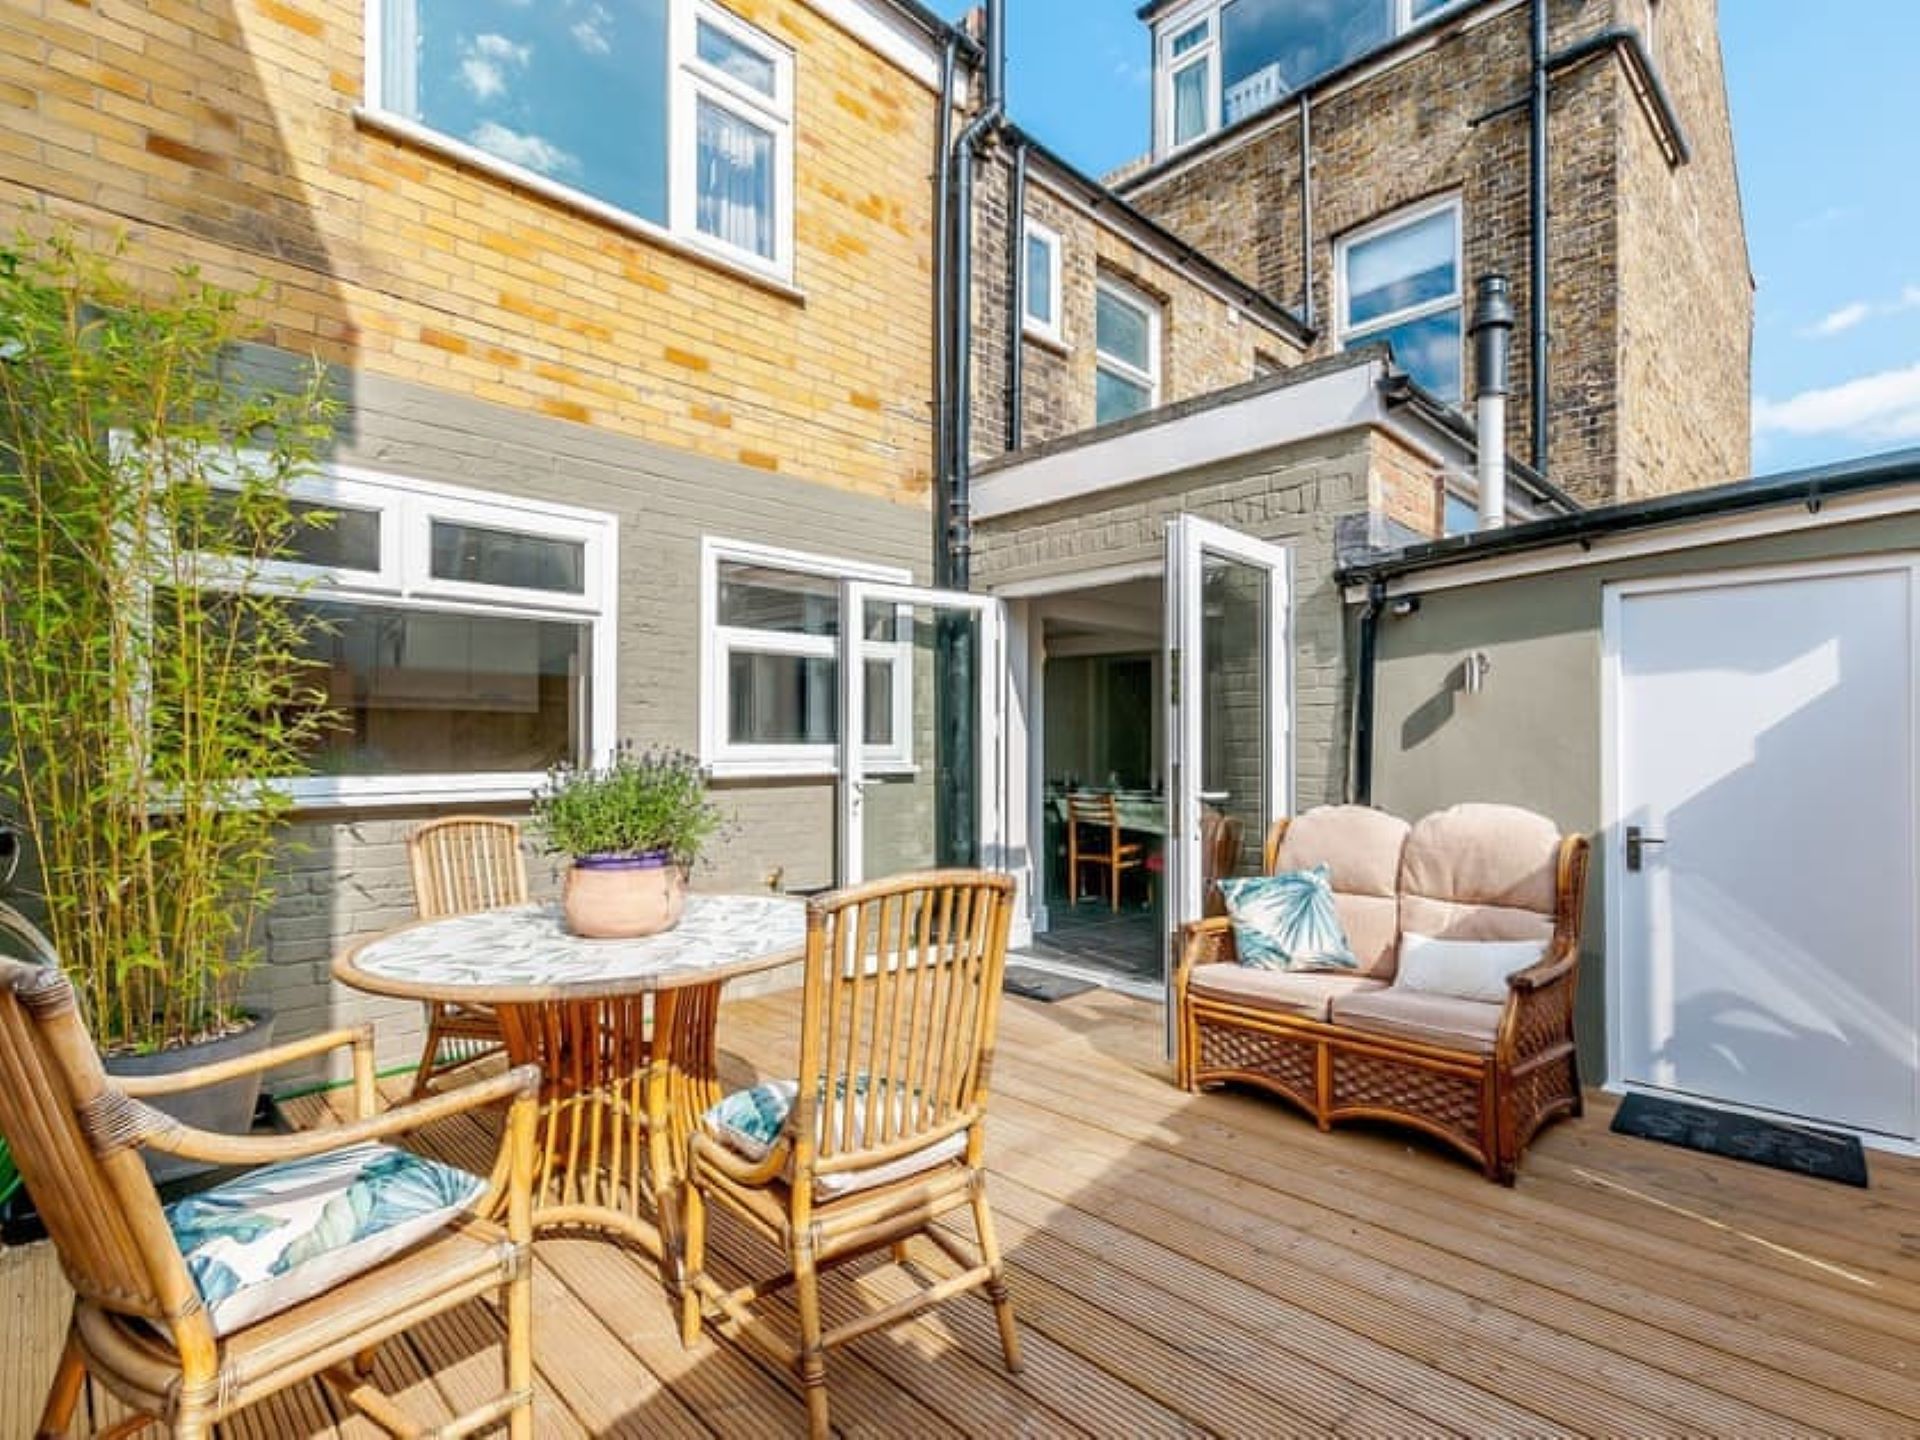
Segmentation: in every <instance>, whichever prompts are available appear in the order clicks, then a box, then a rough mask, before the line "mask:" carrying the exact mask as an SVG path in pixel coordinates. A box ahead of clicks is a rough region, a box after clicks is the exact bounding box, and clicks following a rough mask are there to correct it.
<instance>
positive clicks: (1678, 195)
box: [1121, 0, 1752, 501]
mask: <svg viewBox="0 0 1920 1440" xmlns="http://www.w3.org/2000/svg"><path fill="white" fill-rule="evenodd" d="M1646 10H1647V7H1646V4H1645V0H1612V3H1607V0H1553V4H1552V7H1551V15H1550V22H1551V38H1550V48H1551V49H1554V50H1558V49H1561V48H1563V47H1565V46H1566V45H1568V44H1570V43H1572V42H1573V41H1575V40H1578V39H1580V38H1583V37H1584V36H1587V35H1590V34H1592V33H1594V32H1596V31H1598V30H1600V29H1603V28H1605V27H1606V26H1608V25H1610V24H1625V25H1633V26H1637V27H1641V28H1643V29H1644V28H1645V27H1646V26H1647V23H1648V22H1647V13H1646ZM1714 13H1715V5H1714V0H1661V3H1660V7H1659V14H1660V18H1659V33H1658V35H1657V37H1656V46H1655V48H1656V51H1657V52H1658V53H1657V62H1658V64H1659V66H1660V68H1661V73H1662V76H1663V78H1664V80H1665V83H1666V84H1667V86H1668V87H1669V89H1670V90H1671V91H1672V92H1673V94H1674V97H1675V103H1676V105H1677V106H1678V108H1679V110H1680V113H1681V119H1682V123H1683V125H1684V126H1685V127H1686V129H1687V132H1688V136H1689V139H1690V140H1691V141H1692V143H1693V146H1694V150H1695V159H1694V161H1693V163H1691V164H1689V165H1687V166H1683V167H1681V168H1680V169H1679V170H1677V171H1669V170H1668V169H1667V167H1666V165H1665V163H1664V161H1662V160H1661V159H1660V158H1659V156H1658V153H1657V148H1656V147H1655V146H1654V144H1653V142H1652V137H1651V134H1650V131H1649V129H1648V122H1647V120H1646V118H1645V117H1644V115H1643V114H1642V112H1641V110H1640V108H1639V105H1638V102H1637V101H1635V100H1634V98H1633V97H1632V95H1631V93H1630V91H1629V88H1628V86H1627V84H1626V81H1625V78H1624V76H1623V73H1622V70H1621V67H1620V65H1619V63H1618V62H1617V61H1616V60H1614V59H1613V58H1612V57H1610V56H1603V57H1601V58H1599V59H1596V60H1592V61H1589V62H1587V63H1586V64H1584V65H1581V66H1579V67H1576V68H1572V69H1568V70H1563V71H1561V72H1560V73H1558V74H1557V75H1556V76H1555V77H1554V80H1553V89H1552V103H1551V106H1550V111H1549V134H1550V137H1551V147H1552V148H1551V171H1550V176H1549V196H1548V203H1549V209H1550V217H1551V218H1550V221H1549V225H1550V232H1549V265H1550V267H1551V283H1552V291H1551V294H1550V297H1549V298H1550V312H1551V333H1552V344H1553V357H1552V369H1551V378H1552V389H1551V394H1550V397H1549V398H1550V406H1551V417H1552V418H1551V421H1550V428H1549V459H1550V470H1551V474H1552V477H1553V479H1554V480H1555V481H1556V482H1557V483H1558V484H1560V485H1561V486H1562V487H1563V488H1565V489H1567V490H1569V491H1571V492H1572V493H1573V494H1574V495H1576V496H1577V497H1579V498H1581V499H1583V500H1587V501H1605V500H1611V499H1623V498H1627V497H1628V496H1629V495H1633V494H1645V493H1651V492H1655V491H1665V490H1675V489H1682V488H1687V487H1689V486H1694V485H1701V484H1707V483H1712V482H1718V481H1725V480H1728V479H1733V478H1737V477H1739V476H1741V475H1744V474H1745V473H1747V465H1748V421H1747V372H1746V356H1747V355H1748V353H1749V348H1750V343H1751V331H1752V296H1751V286H1750V283H1749V281H1748V276H1747V268H1746V258H1745V242H1744V235H1743V232H1742V230H1741V228H1740V216H1739V198H1738V193H1737V188H1736V185H1735V181H1734V174H1733V164H1732V152H1731V139H1730V130H1729V124H1728V117H1727V102H1726V95H1725V86H1724V81H1723V77H1722V75H1721V71H1720V60H1719V53H1718V47H1717V44H1715V43H1714V42H1713V39H1712V36H1713V26H1714ZM1528 26H1529V18H1528V9H1527V7H1526V6H1525V5H1520V6H1514V7H1508V8H1505V9H1502V8H1501V7H1498V6H1487V5H1478V6H1473V7H1469V8H1468V9H1467V10H1464V11H1463V12H1462V13H1461V15H1460V17H1459V19H1458V20H1457V21H1455V22H1454V23H1453V24H1451V25H1448V26H1444V27H1442V29H1441V31H1440V32H1439V35H1438V38H1437V39H1436V41H1435V42H1434V43H1433V44H1431V45H1429V46H1427V47H1425V48H1423V49H1421V50H1420V51H1419V52H1418V53H1414V54H1411V55H1409V56H1407V57H1406V58H1404V59H1400V60H1398V61H1396V63H1393V64H1392V65H1390V66H1389V67H1388V68H1386V69H1385V70H1383V71H1380V72H1378V73H1376V74H1373V75H1371V76H1363V77H1362V78H1359V79H1356V80H1354V81H1351V82H1347V83H1344V84H1342V85H1340V86H1338V87H1335V88H1334V89H1333V90H1332V91H1331V92H1330V93H1327V94H1324V95H1315V97H1314V100H1313V117H1312V136H1313V157H1312V158H1313V177H1314V178H1313V185H1314V192H1313V193H1314V207H1315V215H1314V228H1315V234H1314V237H1313V246H1312V286H1313V305H1314V312H1315V317H1316V320H1317V321H1318V323H1319V324H1320V325H1321V326H1322V328H1323V335H1322V339H1321V340H1320V342H1319V345H1318V347H1317V348H1318V350H1320V351H1324V350H1325V349H1327V348H1329V347H1331V346H1332V345H1333V344H1334V343H1335V337H1334V336H1333V334H1332V333H1331V332H1332V324H1333V320H1334V316H1333V311H1332V308H1331V307H1332V304H1333V299H1334V295H1333V256H1334V243H1335V240H1336V239H1337V238H1338V237H1339V236H1340V235H1342V234H1343V233H1346V232H1348V231H1351V230H1353V229H1355V228H1357V227H1358V226H1361V225H1364V224H1366V223H1367V222H1369V221H1371V220H1374V219H1377V218H1379V217H1381V216H1383V215H1386V214H1389V213H1390V212H1392V211H1394V210H1397V209H1400V208H1401V207H1403V206H1406V205H1409V204H1412V203H1414V202H1416V201H1419V200H1423V199H1426V198H1428V197H1430V196H1435V195H1440V194H1446V193H1457V194H1458V195H1459V196H1460V197H1461V201H1462V208H1463V216H1464V231H1463V236H1462V242H1463V249H1464V280H1465V284H1466V288H1467V300H1468V304H1469V305H1470V304H1471V287H1472V283H1473V280H1474V279H1475V278H1476V277H1478V276H1480V275H1482V274H1486V273H1488V272H1493V271H1498V272H1500V273H1503V274H1505V275H1506V276H1507V277H1508V279H1509V280H1510V281H1511V283H1512V285H1513V298H1514V304H1515V308H1516V310H1517V311H1518V313H1519V315H1520V316H1521V317H1522V323H1521V324H1520V326H1519V327H1517V328H1516V330H1515V332H1514V342H1515V343H1514V394H1513V397H1512V399H1511V400H1510V401H1509V403H1508V430H1509V435H1508V439H1509V444H1510V446H1511V447H1512V448H1513V451H1514V453H1515V454H1517V455H1520V456H1522V457H1524V456H1526V455H1528V454H1529V453H1530V450H1531V440H1530V429H1529V427H1530V417H1531V401H1530V399H1529V398H1528V397H1529V396H1530V394H1531V387H1532V384H1533V356H1532V346H1531V339H1530V335H1529V333H1528V328H1527V324H1526V318H1525V317H1526V316H1527V314H1528V308H1529V306H1530V304H1531V299H1530V295H1531V283H1532V282H1531V276H1530V274H1529V265H1528V220H1529V216H1528V192H1527V120H1526V112H1525V109H1524V108H1522V109H1519V110H1511V109H1510V110H1507V111H1506V112H1505V113H1503V114H1500V115H1498V116H1492V117H1491V118H1489V117H1490V116H1491V112H1494V111H1496V110H1497V109H1499V108H1500V107H1503V106H1508V105H1510V104H1511V103H1512V102H1515V101H1517V100H1520V99H1522V98H1524V96H1525V94H1526V88H1527V75H1528ZM1300 177H1301V156H1300V130H1299V121H1298V112H1297V110H1296V109H1295V108H1293V107H1285V108H1283V109H1282V110H1280V111H1278V112H1275V114H1274V116H1273V117H1272V118H1271V119H1269V120H1267V121H1265V122H1262V123H1260V124H1256V125H1254V126H1252V127H1251V128H1250V129H1249V130H1248V131H1247V132H1246V133H1244V134H1243V135H1241V136H1238V137H1234V138H1232V139H1229V140H1226V141H1223V142H1221V143H1219V144H1216V145H1212V146H1208V147H1203V149H1202V150H1201V151H1200V152H1199V153H1198V154H1197V155H1196V156H1195V157H1194V158H1192V159H1191V160H1189V161H1187V162H1185V163H1176V164H1174V165H1172V166H1170V167H1167V168H1165V169H1162V170H1159V171H1149V172H1147V173H1146V174H1144V175H1143V176H1141V177H1140V178H1138V179H1136V180H1133V181H1129V182H1127V183H1125V184H1123V185H1122V186H1121V189H1122V193H1123V194H1125V195H1126V196H1127V198H1128V199H1129V200H1130V201H1132V202H1133V203H1134V204H1135V205H1137V206H1138V207H1139V208H1141V209H1143V210H1145V211H1146V212H1147V213H1149V214H1151V215H1153V216H1154V217H1155V218H1156V219H1158V220H1160V221H1161V222H1162V223H1163V224H1166V225H1167V226H1169V227H1170V228H1171V229H1173V230H1174V231H1175V232H1177V233H1178V234H1180V235H1181V236H1182V237H1183V238H1185V239H1187V240H1190V241H1191V242H1192V243H1194V244H1195V245H1197V246H1198V247H1199V248H1201V249H1202V250H1205V251H1206V252H1207V253H1209V254H1211V255H1212V256H1213V257H1214V258H1216V259H1218V260H1220V261H1221V262H1222V263H1223V264H1225V265H1227V266H1228V267H1229V268H1231V269H1234V270H1236V271H1238V272H1239V273H1241V274H1244V275H1246V276H1247V277H1248V278H1249V279H1250V280H1252V281H1254V282H1255V283H1256V284H1258V285H1260V286H1262V287H1263V288H1264V289H1266V290H1267V291H1268V292H1269V293H1270V294H1272V295H1274V296H1275V297H1276V298H1279V299H1281V300H1283V301H1285V302H1286V303H1289V304H1292V305H1295V306H1299V305H1300V304H1302V302H1303V301H1304V299H1305V295H1304V293H1303V286H1302V260H1301V231H1300V184H1301V178H1300ZM1467 384H1468V386H1469V389H1470V387H1471V375H1470V373H1469V375H1468V377H1467ZM1468 399H1469V400H1470V399H1471V395H1469V396H1468Z"/></svg>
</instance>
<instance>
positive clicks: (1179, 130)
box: [1173, 60, 1213, 145]
mask: <svg viewBox="0 0 1920 1440" xmlns="http://www.w3.org/2000/svg"><path fill="white" fill-rule="evenodd" d="M1212 90H1213V61H1212V60H1196V61H1194V62H1193V63H1192V64H1191V65H1188V66H1186V67H1185V68H1183V69H1180V70H1176V71H1174V73H1173V143H1174V144H1176V145H1184V144H1186V143H1187V142H1188V141H1189V140H1197V139H1199V138H1200V137H1201V136H1202V135H1204V134H1206V133H1207V108H1208V101H1209V100H1210V99H1211V92H1212Z"/></svg>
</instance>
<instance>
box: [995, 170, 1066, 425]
mask: <svg viewBox="0 0 1920 1440" xmlns="http://www.w3.org/2000/svg"><path fill="white" fill-rule="evenodd" d="M1026 220H1027V142H1026V141H1025V140H1016V141H1015V142H1014V146H1013V179H1012V180H1011V181H1010V182H1009V186H1008V192H1007V308H1006V316H1007V449H1008V450H1018V449H1019V448H1020V429H1021V421H1022V420H1023V418H1024V414H1023V412H1024V411H1025V409H1026V403H1027V347H1026V344H1025V341H1024V338H1023V335H1022V332H1023V331H1025V329H1026V328H1027V307H1026V297H1025V296H1024V295H1023V294H1022V293H1021V292H1022V289H1023V287H1022V285H1021V283H1020V282H1021V280H1022V279H1024V278H1025V276H1026V273H1027V224H1026ZM1053 303H1054V305H1055V306H1056V307H1057V306H1058V305H1059V304H1060V298H1059V297H1058V296H1057V295H1056V296H1055V297H1054V301H1053Z"/></svg>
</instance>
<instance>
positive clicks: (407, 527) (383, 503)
mask: <svg viewBox="0 0 1920 1440" xmlns="http://www.w3.org/2000/svg"><path fill="white" fill-rule="evenodd" d="M240 463H241V464H243V465H244V464H248V463H263V462H260V461H258V459H257V457H254V456H251V455H242V456H241V457H240ZM288 491H289V493H290V494H291V495H292V497H293V498H294V499H296V500H309V501H314V502H316V503H318V504H322V505H331V504H337V505H342V506H352V507H353V508H355V509H360V510H371V511H374V512H376V513H377V514H378V515H379V516H380V564H379V567H378V568H377V569H375V570H359V569H349V568H346V567H344V566H341V567H335V566H325V565H308V564H303V563H300V562H295V561H271V562H269V563H268V564H266V565H265V566H262V567H260V569H259V571H258V572H257V573H258V577H259V583H260V584H261V587H262V588H263V589H265V590H268V591H278V592H279V593H283V594H288V595H297V596H298V597H299V598H300V599H302V600H310V601H315V602H322V603H324V602H337V603H343V604H354V603H361V604H366V605H373V606H378V607H380V608H382V609H388V610H412V611H421V612H426V613H432V614H442V615H476V616H498V617H500V618H503V619H524V620H562V621H571V622H575V623H579V622H581V621H585V622H586V623H587V625H588V627H589V638H588V650H589V654H590V657H591V663H592V667H593V669H592V674H591V683H590V702H589V707H588V713H587V714H586V716H584V717H583V718H584V720H585V722H586V727H587V750H588V755H589V758H591V760H592V761H593V762H594V763H595V764H603V763H605V762H606V760H607V759H608V758H609V756H610V755H611V754H612V751H613V738H614V730H615V725H616V723H617V721H616V711H615V697H616V696H617V694H618V677H617V675H616V666H617V662H618V643H617V632H616V624H615V622H616V618H617V616H618V613H619V591H618V568H619V567H618V565H617V563H615V557H616V556H617V555H618V554H619V530H620V526H619V521H618V520H617V519H616V518H615V517H613V516H612V515H607V514H602V513H600V512H597V511H592V510H583V509H579V508H576V507H574V506H570V505H555V504H549V503H547V502H545V501H538V500H528V499H523V498H521V497H519V496H511V495H499V494H494V493H491V492H486V491H480V490H472V489H468V488H466V487H463V486H455V485H444V484H440V483H438V482H435V481H426V480H418V479H414V478H413V477H411V476H401V475H396V474H391V473H385V472H379V471H372V470H363V469H360V468H357V467H355V466H350V465H341V464H334V463H327V464H324V465H322V466H320V467H319V469H318V471H317V472H316V473H315V474H314V475H312V476H309V477H303V478H301V479H299V480H296V481H294V482H293V484H292V485H290V486H289V487H288ZM436 519H446V520H455V521H460V522H463V523H473V524H478V525H484V526H485V527H486V528H488V529H492V530H504V531H510V532H512V533H515V534H524V535H529V536H537V537H541V538H552V539H560V540H577V541H580V542H581V543H582V544H583V545H584V547H585V554H584V556H583V561H584V563H583V565H582V578H583V580H584V582H585V583H584V585H583V586H582V593H581V594H578V595H573V594H566V593H562V592H556V591H548V590H525V589H518V588H514V587H510V586H501V585H481V584H475V583H472V582H467V581H455V580H439V579H435V578H434V576H433V573H432V565H431V561H432V546H431V540H430V537H431V534H432V525H433V521H434V520H436ZM218 568H219V567H218V562H217V559H216V560H215V561H214V564H213V565H212V567H211V572H212V573H214V574H215V575H217V572H218ZM216 583H217V581H216ZM545 778H546V777H545V774H544V773H543V772H540V771H512V772H508V771H503V772H500V773H497V774H473V773H461V772H458V771H449V772H445V773H440V774H426V775H325V776H320V775H310V776H301V777H298V778H295V779H291V780H273V779H271V778H265V777H263V779H262V780H261V782H260V783H262V784H270V785H273V786H274V787H275V788H277V789H279V790H281V791H283V792H284V793H285V794H287V795H288V796H290V797H291V798H292V799H293V801H294V802H295V804H296V805H297V806H299V808H301V809H317V808H322V807H328V806H374V805H415V804H422V803H446V802H451V801H461V802H476V803H484V802H487V801H523V800H527V799H530V798H531V797H532V794H533V792H534V790H535V789H536V788H537V787H538V786H539V785H540V784H541V783H542V781H544V779H545Z"/></svg>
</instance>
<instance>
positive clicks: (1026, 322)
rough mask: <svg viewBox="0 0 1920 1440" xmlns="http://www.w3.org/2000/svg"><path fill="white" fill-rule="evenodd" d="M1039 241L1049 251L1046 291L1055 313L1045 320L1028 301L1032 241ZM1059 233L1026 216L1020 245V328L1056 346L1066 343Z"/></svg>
mask: <svg viewBox="0 0 1920 1440" xmlns="http://www.w3.org/2000/svg"><path fill="white" fill-rule="evenodd" d="M1035 240H1038V241H1039V242H1040V244H1041V245H1042V246H1043V247H1044V248H1045V250H1046V252H1047V271H1048V287H1047V294H1048V295H1050V296H1051V297H1052V299H1053V314H1052V315H1050V316H1049V317H1048V318H1047V319H1045V320H1039V319H1036V318H1035V317H1034V314H1033V310H1032V307H1031V305H1030V304H1029V302H1028V291H1027V282H1028V280H1029V278H1030V276H1029V273H1028V272H1029V269H1030V260H1031V256H1032V252H1033V246H1032V242H1033V241H1035ZM1060 254H1061V251H1060V235H1059V232H1058V231H1056V230H1054V229H1052V228H1051V227H1050V226H1047V225H1044V224H1042V223H1041V222H1040V221H1038V220H1035V219H1034V218H1033V217H1032V216H1031V215H1029V216H1028V217H1027V218H1026V224H1025V229H1024V231H1023V233H1022V235H1021V246H1020V328H1021V332H1022V333H1023V334H1026V335H1029V336H1031V337H1033V338H1034V339H1036V340H1045V341H1047V342H1048V343H1050V344H1053V345H1064V344H1065V343H1066V340H1065V331H1064V329H1063V328H1062V326H1061V321H1060V312H1061V310H1062V308H1063V305H1062V301H1061V296H1060V279H1061V261H1060Z"/></svg>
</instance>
